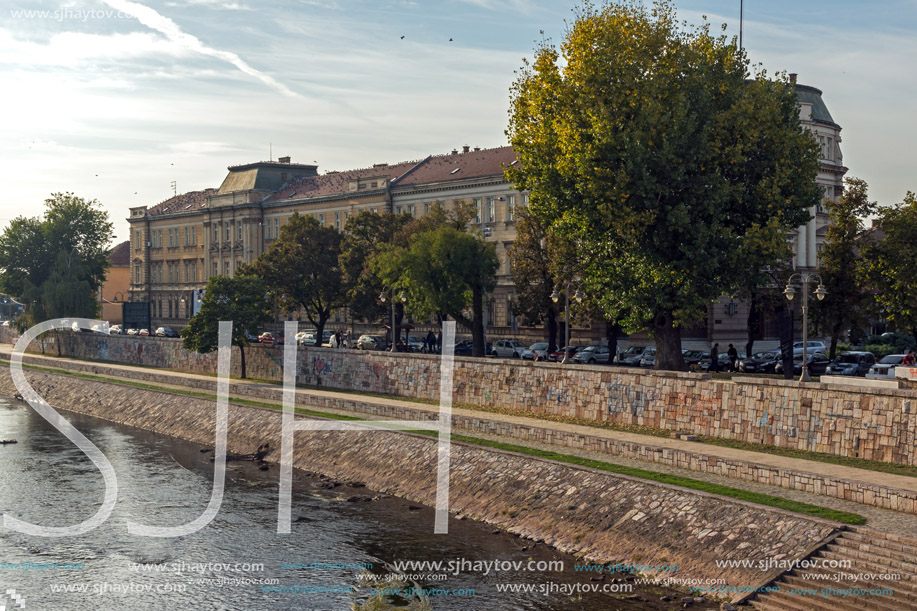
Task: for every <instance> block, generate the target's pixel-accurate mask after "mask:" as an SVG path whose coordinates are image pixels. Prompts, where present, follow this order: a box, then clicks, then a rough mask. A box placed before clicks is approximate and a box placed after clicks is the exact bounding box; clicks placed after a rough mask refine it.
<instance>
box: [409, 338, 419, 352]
mask: <svg viewBox="0 0 917 611" xmlns="http://www.w3.org/2000/svg"><path fill="white" fill-rule="evenodd" d="M407 347H408V351H410V352H423V342H422V341H420V340H419V339H417V338H416V337H408V344H407Z"/></svg>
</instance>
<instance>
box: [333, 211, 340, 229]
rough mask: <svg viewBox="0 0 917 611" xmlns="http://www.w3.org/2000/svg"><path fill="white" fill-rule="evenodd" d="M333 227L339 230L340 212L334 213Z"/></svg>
mask: <svg viewBox="0 0 917 611" xmlns="http://www.w3.org/2000/svg"><path fill="white" fill-rule="evenodd" d="M334 228H335V229H337V230H338V231H340V230H341V213H340V212H335V213H334Z"/></svg>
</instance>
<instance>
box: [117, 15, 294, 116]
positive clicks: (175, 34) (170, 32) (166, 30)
mask: <svg viewBox="0 0 917 611" xmlns="http://www.w3.org/2000/svg"><path fill="white" fill-rule="evenodd" d="M103 1H104V2H105V4H107V5H108V6H110V7H112V8H113V9H115V10H119V11H122V12H123V13H126V14H128V15H131V16H133V17H135V18H136V19H137V20H138V21H140V23H142V24H143V25H145V26H147V27H148V28H150V29H153V30H156V31H157V32H160V33H161V34H164V35H165V36H166V38H168V39H169V40H170V41H171V42H172V43H174V44H176V45H178V46H180V47H182V48H185V49H188V50H191V51H195V52H197V53H200V54H202V55H206V56H209V57H214V58H216V59H219V60H222V61H225V62H227V63H229V64H232V65H233V66H235V67H236V68H237V69H239V70H240V71H241V72H243V73H245V74H247V75H249V76H253V77H255V78H256V79H258V80H259V81H261V82H262V83H264V84H265V85H267V86H268V87H271V88H272V89H275V90H277V91H279V92H280V93H282V94H283V95H285V96H287V97H292V98H295V97H300V96H299V94H297V93H296V92H294V91H292V90H291V89H290V88H289V87H287V86H286V85H284V84H283V83H281V82H279V81H277V80H276V79H275V78H274V77H272V76H271V75H269V74H266V73H264V72H261V71H260V70H257V69H256V68H253V67H252V66H250V65H249V64H248V63H247V62H246V61H245V60H243V59H242V58H241V57H239V56H238V55H236V54H235V53H232V52H231V51H222V50H220V49H214V48H213V47H208V46H207V45H205V44H204V43H203V42H202V41H201V40H200V39H199V38H197V37H196V36H192V35H191V34H187V33H185V32H183V31H182V29H181V28H180V27H178V24H177V23H175V22H174V21H172V20H171V19H169V18H168V17H166V16H164V15H161V14H159V13H158V12H156V11H155V10H154V9H151V8H150V7H148V6H144V5H142V4H138V3H136V2H131V1H130V0H103Z"/></svg>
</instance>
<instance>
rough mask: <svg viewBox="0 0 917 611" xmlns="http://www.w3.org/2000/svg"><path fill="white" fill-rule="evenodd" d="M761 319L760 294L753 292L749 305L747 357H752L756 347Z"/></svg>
mask: <svg viewBox="0 0 917 611" xmlns="http://www.w3.org/2000/svg"><path fill="white" fill-rule="evenodd" d="M759 319H760V312H758V293H756V292H755V291H752V293H751V299H750V300H749V303H748V326H747V333H748V342H747V343H746V344H745V355H746V356H748V357H751V355H752V351H751V350H752V348H753V347H754V345H755V334H756V332H757V329H758V321H759Z"/></svg>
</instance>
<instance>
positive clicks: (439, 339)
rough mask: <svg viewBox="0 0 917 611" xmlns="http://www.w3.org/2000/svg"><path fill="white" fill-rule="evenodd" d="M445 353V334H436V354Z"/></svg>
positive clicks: (440, 332) (438, 332)
mask: <svg viewBox="0 0 917 611" xmlns="http://www.w3.org/2000/svg"><path fill="white" fill-rule="evenodd" d="M442 351H443V332H442V331H437V333H436V352H437V354H438V353H440V352H442Z"/></svg>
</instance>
